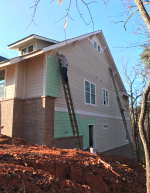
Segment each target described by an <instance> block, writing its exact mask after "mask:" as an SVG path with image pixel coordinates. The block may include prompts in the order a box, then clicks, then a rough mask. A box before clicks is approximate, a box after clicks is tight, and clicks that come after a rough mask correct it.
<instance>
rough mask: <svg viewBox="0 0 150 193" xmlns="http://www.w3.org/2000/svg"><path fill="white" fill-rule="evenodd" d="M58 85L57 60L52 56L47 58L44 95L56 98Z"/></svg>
mask: <svg viewBox="0 0 150 193" xmlns="http://www.w3.org/2000/svg"><path fill="white" fill-rule="evenodd" d="M59 85H60V72H59V63H58V59H57V57H56V56H54V55H50V57H49V58H47V80H46V95H47V96H52V97H57V93H58V88H59Z"/></svg>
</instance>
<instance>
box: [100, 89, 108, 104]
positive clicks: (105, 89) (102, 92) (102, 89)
mask: <svg viewBox="0 0 150 193" xmlns="http://www.w3.org/2000/svg"><path fill="white" fill-rule="evenodd" d="M103 90H107V89H105V88H102V95H103ZM107 92H108V105H106V104H104V96H103V105H104V106H107V107H109V91H108V90H107Z"/></svg>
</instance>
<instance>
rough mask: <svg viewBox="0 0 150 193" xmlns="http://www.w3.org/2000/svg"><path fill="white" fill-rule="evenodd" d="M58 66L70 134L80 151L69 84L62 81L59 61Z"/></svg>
mask: <svg viewBox="0 0 150 193" xmlns="http://www.w3.org/2000/svg"><path fill="white" fill-rule="evenodd" d="M59 65H60V76H61V80H62V84H63V88H64V93H65V98H66V103H67V108H68V114H69V118H70V123H71V127H72V133H73V136H74V142H75V147H76V149H81V144H80V138H79V129H78V124H77V119H76V115H75V110H74V106H73V101H72V97H71V92H70V87H69V83H65V81H64V78H63V75H62V71H61V64H60V61H59ZM76 134H77V136H76Z"/></svg>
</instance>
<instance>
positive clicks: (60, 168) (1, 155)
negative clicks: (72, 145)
mask: <svg viewBox="0 0 150 193" xmlns="http://www.w3.org/2000/svg"><path fill="white" fill-rule="evenodd" d="M145 183H146V179H145V170H144V169H143V166H142V165H141V164H139V163H138V162H135V161H134V160H131V159H128V158H125V157H121V156H112V157H108V156H106V155H104V154H102V155H101V154H100V156H98V155H93V154H91V153H89V152H84V151H77V150H67V149H58V148H56V147H48V146H45V145H43V146H39V145H34V144H32V143H28V142H27V141H24V140H21V139H17V138H10V137H8V136H5V135H0V192H6V193H12V192H18V193H21V192H22V193H43V192H50V193H51V192H60V193H66V192H67V193H145V192H146V185H145Z"/></svg>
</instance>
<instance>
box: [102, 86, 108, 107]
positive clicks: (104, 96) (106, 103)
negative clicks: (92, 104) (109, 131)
mask: <svg viewBox="0 0 150 193" xmlns="http://www.w3.org/2000/svg"><path fill="white" fill-rule="evenodd" d="M103 104H104V105H106V106H108V105H109V101H108V90H106V89H103Z"/></svg>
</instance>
